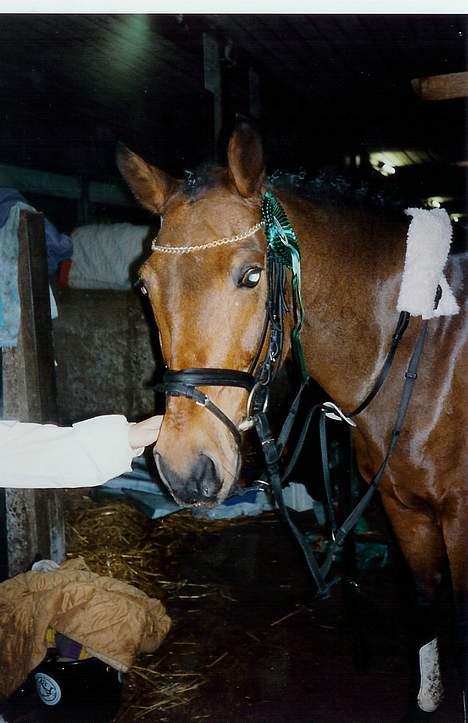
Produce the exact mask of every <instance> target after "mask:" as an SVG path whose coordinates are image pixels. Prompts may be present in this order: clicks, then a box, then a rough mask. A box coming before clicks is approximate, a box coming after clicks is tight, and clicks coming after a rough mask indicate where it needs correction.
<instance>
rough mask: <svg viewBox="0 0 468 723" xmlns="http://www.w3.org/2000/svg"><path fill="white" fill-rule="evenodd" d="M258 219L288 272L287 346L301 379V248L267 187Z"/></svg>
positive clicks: (302, 365) (304, 369) (277, 256)
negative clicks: (292, 316)
mask: <svg viewBox="0 0 468 723" xmlns="http://www.w3.org/2000/svg"><path fill="white" fill-rule="evenodd" d="M262 221H263V223H264V229H265V236H266V240H267V245H268V248H269V250H270V252H271V253H272V254H273V255H274V258H275V260H276V261H278V262H280V263H282V264H284V265H285V266H286V267H287V268H288V269H289V270H290V271H291V272H292V277H291V289H292V295H293V306H294V314H295V323H294V326H293V328H292V330H291V348H292V352H293V355H294V358H295V361H296V363H297V364H298V366H299V369H300V371H301V375H302V378H303V380H305V379H306V378H307V370H306V365H305V360H304V351H303V349H302V344H301V338H300V335H301V331H302V326H303V321H304V307H303V304H302V293H301V252H300V251H299V245H298V242H297V238H296V234H295V233H294V229H293V228H292V226H291V224H290V222H289V219H288V217H287V215H286V212H285V210H284V208H283V207H282V205H281V203H280V202H279V201H278V199H277V198H276V197H275V196H274V195H273V194H272V193H270V191H266V193H265V194H264V196H263V202H262Z"/></svg>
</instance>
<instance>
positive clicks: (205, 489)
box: [193, 454, 221, 499]
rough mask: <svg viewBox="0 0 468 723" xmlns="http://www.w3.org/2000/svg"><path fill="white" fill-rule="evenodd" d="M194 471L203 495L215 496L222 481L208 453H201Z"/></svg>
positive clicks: (207, 497) (206, 496)
mask: <svg viewBox="0 0 468 723" xmlns="http://www.w3.org/2000/svg"><path fill="white" fill-rule="evenodd" d="M193 473H194V477H195V479H196V480H197V487H198V489H199V492H200V494H201V496H202V497H205V498H206V499H210V498H213V497H215V496H216V494H217V493H218V492H219V489H220V487H221V483H220V480H219V479H218V476H217V474H216V467H215V464H214V462H213V460H212V459H211V457H208V456H207V455H206V454H201V455H200V456H199V457H198V460H197V463H196V465H195V468H194V470H193Z"/></svg>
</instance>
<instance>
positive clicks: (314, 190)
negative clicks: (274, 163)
mask: <svg viewBox="0 0 468 723" xmlns="http://www.w3.org/2000/svg"><path fill="white" fill-rule="evenodd" d="M375 176H376V178H374V177H373V175H369V174H366V175H364V174H363V173H360V174H359V173H351V172H347V171H344V170H342V169H339V168H336V167H333V166H327V167H325V168H322V169H321V170H319V171H318V172H317V173H316V174H314V175H309V174H308V173H307V172H306V171H305V170H304V169H303V168H300V169H299V171H297V172H296V173H293V172H291V171H284V170H279V169H278V170H276V171H274V173H272V174H271V175H270V176H268V178H267V184H268V186H269V188H270V190H272V191H274V190H278V191H280V190H283V191H289V192H291V193H295V194H296V195H298V196H300V197H301V198H304V199H307V200H310V201H323V202H325V203H332V204H340V205H346V206H365V207H370V208H374V209H376V208H377V209H387V210H388V209H393V210H400V209H402V208H404V207H405V203H406V205H408V203H407V201H406V200H405V201H404V200H403V199H402V198H400V197H399V194H398V192H397V188H396V185H395V184H394V183H392V180H393V179H388V178H383V176H380V177H378V174H377V173H375ZM381 179H382V181H381Z"/></svg>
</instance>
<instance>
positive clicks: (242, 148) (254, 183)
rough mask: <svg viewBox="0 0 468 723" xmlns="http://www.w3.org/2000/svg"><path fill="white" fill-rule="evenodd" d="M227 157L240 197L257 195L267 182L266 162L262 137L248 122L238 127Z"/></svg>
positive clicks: (230, 172)
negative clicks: (265, 181)
mask: <svg viewBox="0 0 468 723" xmlns="http://www.w3.org/2000/svg"><path fill="white" fill-rule="evenodd" d="M227 155H228V172H229V177H230V179H231V181H232V182H233V183H234V185H235V186H236V188H237V190H238V191H239V193H240V195H241V196H244V197H245V198H248V197H249V196H254V195H255V194H257V193H258V192H259V191H260V188H261V186H262V184H263V182H264V180H265V161H264V157H263V147H262V141H261V139H260V136H259V134H258V133H257V131H256V130H255V129H254V128H253V127H252V126H251V125H250V124H249V123H247V121H242V122H241V123H239V124H238V125H237V126H236V128H235V130H234V132H233V134H232V136H231V138H230V139H229V145H228V154H227Z"/></svg>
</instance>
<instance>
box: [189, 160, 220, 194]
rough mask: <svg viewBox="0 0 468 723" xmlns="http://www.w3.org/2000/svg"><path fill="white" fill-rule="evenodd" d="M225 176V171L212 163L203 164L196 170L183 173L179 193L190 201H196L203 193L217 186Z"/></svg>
mask: <svg viewBox="0 0 468 723" xmlns="http://www.w3.org/2000/svg"><path fill="white" fill-rule="evenodd" d="M225 176H226V169H225V168H221V167H220V166H216V165H214V164H212V163H204V164H201V165H200V166H198V167H197V168H195V169H193V170H191V169H189V170H186V171H185V178H184V182H183V184H182V186H181V191H182V193H183V194H184V195H185V196H188V197H189V198H190V199H196V198H197V197H198V196H200V195H201V194H202V193H204V192H205V191H209V190H210V189H212V188H214V187H215V186H216V185H218V184H219V183H220V182H221V181H222V180H223V177H225Z"/></svg>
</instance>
